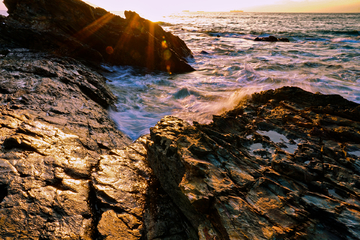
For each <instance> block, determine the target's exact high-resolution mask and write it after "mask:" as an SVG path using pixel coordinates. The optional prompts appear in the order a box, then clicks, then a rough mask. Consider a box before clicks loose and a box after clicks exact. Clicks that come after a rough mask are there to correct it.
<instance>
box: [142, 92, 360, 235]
mask: <svg viewBox="0 0 360 240" xmlns="http://www.w3.org/2000/svg"><path fill="white" fill-rule="evenodd" d="M359 119H360V106H359V105H358V104H356V103H353V102H349V101H347V100H345V99H343V98H342V97H340V96H338V95H321V94H312V93H309V92H306V91H303V90H301V89H299V88H293V87H284V88H281V89H277V90H275V91H274V90H270V91H265V92H262V93H257V94H253V95H252V96H251V97H249V98H248V99H245V100H244V101H243V102H242V103H240V104H239V106H238V107H237V108H235V109H234V110H232V111H229V112H227V113H225V114H223V115H221V116H214V119H213V120H214V121H213V123H211V124H209V125H201V124H197V123H194V125H193V126H191V125H189V124H188V123H186V122H184V121H182V120H181V119H178V118H175V117H165V118H163V119H162V120H161V121H160V122H159V123H158V124H157V125H156V126H155V127H154V128H152V129H151V135H150V140H149V141H148V142H149V150H148V159H149V163H150V166H151V167H152V169H153V171H154V174H155V175H156V176H157V178H158V179H159V182H160V185H161V187H162V188H163V189H164V190H165V192H166V193H167V194H168V196H169V197H170V198H171V199H172V200H173V202H174V204H175V205H176V206H177V207H178V209H179V210H180V211H181V212H182V214H183V216H185V218H186V219H187V221H188V223H190V224H191V228H190V229H195V230H196V231H197V232H198V237H199V238H200V239H359V238H360V157H359V156H360V154H359V153H360V152H359V150H360V138H359V137H360V124H359ZM254 145H255V147H254Z"/></svg>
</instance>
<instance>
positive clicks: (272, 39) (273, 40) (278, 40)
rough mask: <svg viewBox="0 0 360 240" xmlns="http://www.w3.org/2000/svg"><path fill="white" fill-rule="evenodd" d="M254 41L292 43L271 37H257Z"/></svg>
mask: <svg viewBox="0 0 360 240" xmlns="http://www.w3.org/2000/svg"><path fill="white" fill-rule="evenodd" d="M254 41H262V42H290V40H289V39H287V38H277V37H274V36H269V37H257V38H255V39H254Z"/></svg>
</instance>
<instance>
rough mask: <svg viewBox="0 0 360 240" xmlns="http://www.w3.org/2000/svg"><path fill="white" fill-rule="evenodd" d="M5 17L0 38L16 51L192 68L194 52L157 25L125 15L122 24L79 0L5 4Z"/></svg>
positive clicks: (21, 0) (175, 69) (14, 0)
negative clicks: (189, 60)
mask: <svg viewBox="0 0 360 240" xmlns="http://www.w3.org/2000/svg"><path fill="white" fill-rule="evenodd" d="M4 4H5V5H6V7H7V8H8V13H9V16H8V17H6V18H5V19H1V22H0V35H1V38H6V39H7V40H8V41H9V42H12V43H13V44H14V45H15V46H17V47H23V48H30V49H37V50H42V51H48V52H50V53H53V54H57V55H61V56H70V57H73V58H77V59H81V60H84V61H86V62H92V63H96V64H98V63H109V64H113V65H131V66H138V67H144V68H147V69H148V70H149V71H154V70H162V71H167V72H173V73H179V72H189V71H193V70H194V69H193V68H192V67H191V66H190V65H189V64H188V63H187V60H186V59H187V58H191V57H192V53H191V51H190V49H189V48H187V46H186V44H185V43H184V42H183V41H182V40H181V39H180V38H178V37H176V36H174V35H172V34H171V33H169V32H165V31H164V30H163V29H162V28H161V27H160V26H159V25H158V24H156V23H153V22H150V21H148V20H146V19H143V18H141V17H140V16H139V15H138V14H136V13H134V12H126V13H125V16H126V19H123V18H121V17H120V16H117V15H114V14H111V13H109V12H107V11H105V10H104V9H101V8H93V7H91V6H89V5H87V4H86V3H84V2H82V1H80V0H54V1H40V0H36V1H34V0H4Z"/></svg>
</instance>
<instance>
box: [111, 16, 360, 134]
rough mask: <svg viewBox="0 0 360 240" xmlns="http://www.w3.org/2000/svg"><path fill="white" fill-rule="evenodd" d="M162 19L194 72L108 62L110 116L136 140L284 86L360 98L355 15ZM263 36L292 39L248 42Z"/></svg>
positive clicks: (359, 51) (358, 34) (204, 120)
mask: <svg viewBox="0 0 360 240" xmlns="http://www.w3.org/2000/svg"><path fill="white" fill-rule="evenodd" d="M160 24H161V25H162V27H163V28H164V29H165V30H167V31H171V32H172V33H174V34H175V35H177V36H179V37H180V38H182V39H183V40H184V41H185V42H186V44H187V45H188V47H189V48H190V49H191V50H192V51H193V53H194V56H195V59H194V61H192V62H191V65H192V66H193V67H194V68H195V69H196V70H197V71H196V72H192V73H187V74H179V75H169V74H165V73H158V74H156V73H154V74H143V73H141V71H139V70H135V69H133V68H130V67H107V68H108V69H109V70H110V71H111V72H110V73H107V74H106V77H107V78H108V79H110V80H111V81H112V82H111V87H112V89H113V91H114V93H115V94H116V95H117V96H118V97H119V103H118V111H117V112H111V116H112V117H113V119H114V120H116V121H117V123H118V125H119V128H120V129H121V130H122V131H124V132H125V133H127V134H129V135H130V136H131V137H132V138H133V139H136V138H137V137H139V136H140V135H142V134H146V133H148V131H149V130H148V129H149V127H151V126H154V125H155V124H156V122H157V121H159V120H160V119H161V118H162V117H163V116H165V115H169V114H171V115H175V116H178V117H181V118H183V119H186V120H187V121H189V122H192V121H199V122H202V123H207V122H209V121H211V119H212V115H213V114H220V113H222V112H224V111H226V110H230V109H232V108H233V107H234V106H235V105H236V104H237V103H238V101H239V99H241V98H242V97H243V96H244V95H246V94H250V93H253V92H255V91H261V90H267V89H274V88H278V87H281V86H298V87H301V88H303V89H305V90H309V91H311V92H321V93H324V94H330V93H331V94H340V95H342V96H343V97H345V98H346V99H349V100H351V101H355V102H358V103H360V84H359V83H360V67H359V66H360V32H359V31H360V14H284V13H283V14H275V13H272V14H271V13H270V14H269V13H183V14H179V15H173V16H169V17H166V18H164V19H163V21H162V22H161V23H160ZM268 35H275V36H276V37H286V38H289V39H290V42H289V43H282V42H281V43H268V42H254V41H253V39H254V38H256V37H257V36H268Z"/></svg>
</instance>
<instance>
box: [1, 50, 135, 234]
mask: <svg viewBox="0 0 360 240" xmlns="http://www.w3.org/2000/svg"><path fill="white" fill-rule="evenodd" d="M114 101H115V97H114V96H113V95H112V93H111V92H110V91H109V90H108V88H107V86H106V85H105V79H104V77H102V76H101V75H99V74H97V73H95V72H93V71H92V70H90V69H89V68H87V67H85V66H84V65H82V64H80V63H79V62H76V61H75V60H72V59H65V58H57V57H54V56H51V55H48V54H40V53H34V52H31V51H29V50H26V49H9V51H8V52H7V53H6V56H5V55H4V56H2V57H1V58H0V105H1V106H0V144H1V152H0V223H1V224H0V236H1V239H94V238H95V237H96V236H98V235H99V234H98V231H97V225H98V220H99V219H98V209H97V208H98V207H97V202H98V200H97V198H96V190H95V187H94V186H95V185H94V183H93V182H92V178H91V176H92V171H93V170H94V169H96V166H98V163H99V161H101V160H100V159H102V158H104V157H103V156H106V155H108V154H110V150H113V151H115V149H121V148H123V147H124V146H126V145H128V144H130V143H131V140H130V139H129V138H128V137H126V136H125V135H124V134H122V133H121V132H119V131H118V130H117V129H116V126H115V124H114V123H113V122H112V121H111V120H109V118H108V113H107V111H106V108H108V107H109V106H111V105H112V104H113V103H114ZM129 204H133V203H130V202H129ZM127 217H128V216H127ZM127 226H130V225H129V224H128V225H127ZM127 229H129V227H127ZM124 231H125V229H124Z"/></svg>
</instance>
